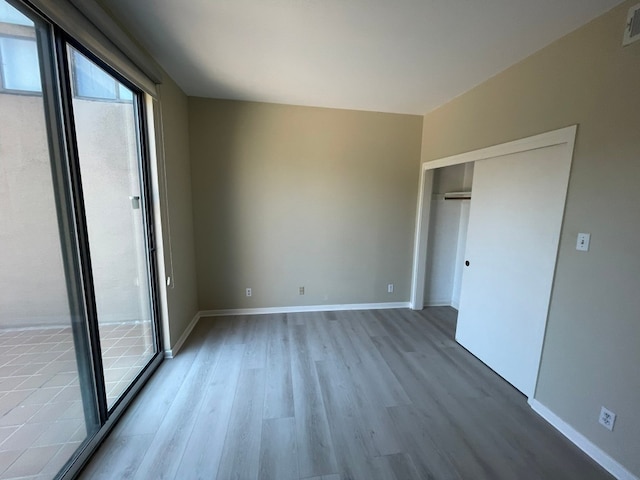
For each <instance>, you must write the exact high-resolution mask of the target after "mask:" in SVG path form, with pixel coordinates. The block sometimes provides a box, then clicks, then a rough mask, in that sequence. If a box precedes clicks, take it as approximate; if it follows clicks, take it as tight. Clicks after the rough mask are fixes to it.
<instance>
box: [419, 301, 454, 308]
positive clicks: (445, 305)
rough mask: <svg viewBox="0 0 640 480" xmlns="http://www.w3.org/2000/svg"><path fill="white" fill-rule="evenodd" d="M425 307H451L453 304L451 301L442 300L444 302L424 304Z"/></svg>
mask: <svg viewBox="0 0 640 480" xmlns="http://www.w3.org/2000/svg"><path fill="white" fill-rule="evenodd" d="M424 306H425V308H426V307H450V306H451V302H447V301H442V302H427V303H425V304H424Z"/></svg>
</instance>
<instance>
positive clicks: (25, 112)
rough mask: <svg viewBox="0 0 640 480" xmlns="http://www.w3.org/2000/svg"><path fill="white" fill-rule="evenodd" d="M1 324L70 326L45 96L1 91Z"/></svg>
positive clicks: (5, 325)
mask: <svg viewBox="0 0 640 480" xmlns="http://www.w3.org/2000/svg"><path fill="white" fill-rule="evenodd" d="M0 112H2V115H0V205H1V206H2V208H0V327H19V326H25V325H28V326H34V325H67V324H68V322H69V304H68V300H67V290H66V284H65V274H64V268H63V265H62V255H61V250H60V237H59V233H58V221H57V217H56V204H55V200H54V194H53V187H52V180H51V166H50V161H49V150H48V143H47V133H46V129H45V123H44V110H43V105H42V97H40V96H30V95H7V94H0Z"/></svg>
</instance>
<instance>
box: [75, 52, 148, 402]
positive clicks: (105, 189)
mask: <svg viewBox="0 0 640 480" xmlns="http://www.w3.org/2000/svg"><path fill="white" fill-rule="evenodd" d="M67 53H68V56H69V60H70V61H69V74H70V79H71V83H72V85H71V86H72V92H73V101H72V106H73V117H74V119H75V125H76V127H75V136H76V141H77V146H78V161H79V165H80V178H81V180H82V191H83V197H84V208H85V217H86V223H87V234H88V241H89V253H90V257H91V270H92V274H93V286H94V291H95V301H96V311H97V319H98V327H99V328H98V330H99V334H100V347H101V348H100V350H101V352H102V365H103V367H104V380H105V386H106V394H107V401H108V407H109V408H111V407H112V406H113V405H114V403H115V402H116V401H117V399H118V398H119V397H120V395H121V394H122V393H123V392H124V391H125V390H126V389H127V388H128V387H129V385H130V384H131V382H132V380H133V379H134V378H135V377H136V376H137V375H138V374H139V373H140V371H141V370H142V368H143V367H144V366H145V365H146V364H147V363H148V362H149V360H150V359H151V358H152V356H153V355H154V354H155V353H156V352H157V350H156V348H155V341H154V332H153V323H152V321H151V320H152V318H153V317H152V311H153V308H152V306H153V302H152V292H151V288H150V285H151V283H150V275H149V273H150V271H151V270H150V265H149V254H148V248H147V244H148V240H149V239H148V238H147V228H145V225H146V221H147V216H146V215H145V210H146V208H145V207H146V206H147V202H146V199H145V195H144V183H143V181H142V180H143V176H142V175H141V172H142V169H141V168H140V167H141V151H142V150H141V148H140V147H141V145H140V134H139V125H140V122H139V108H138V107H137V106H138V100H139V99H138V94H136V93H134V92H133V91H131V90H130V89H129V88H127V86H125V85H123V84H122V83H121V82H119V81H118V80H116V79H115V78H114V77H113V76H112V75H110V74H109V73H107V72H106V71H104V70H103V69H102V68H101V67H100V66H98V65H97V64H96V63H95V62H93V61H92V60H90V59H89V58H87V57H86V56H85V55H83V54H82V53H81V52H80V51H78V50H77V49H76V48H74V47H71V46H68V47H67Z"/></svg>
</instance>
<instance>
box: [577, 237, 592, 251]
mask: <svg viewBox="0 0 640 480" xmlns="http://www.w3.org/2000/svg"><path fill="white" fill-rule="evenodd" d="M590 241H591V234H590V233H579V234H578V241H577V242H576V250H580V251H581V252H588V251H589V242H590Z"/></svg>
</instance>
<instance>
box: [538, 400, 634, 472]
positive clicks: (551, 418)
mask: <svg viewBox="0 0 640 480" xmlns="http://www.w3.org/2000/svg"><path fill="white" fill-rule="evenodd" d="M529 406H530V407H531V408H532V409H533V411H534V412H536V413H537V414H538V415H540V416H541V417H542V418H544V419H545V420H546V421H547V422H549V423H550V424H551V425H552V426H553V427H555V429H556V430H558V431H559V432H560V433H562V434H563V435H564V436H565V437H567V438H568V439H569V440H571V441H572V442H573V443H574V444H575V445H576V446H577V447H578V448H580V450H582V451H583V452H584V453H586V454H587V455H589V456H590V457H591V458H592V459H593V460H595V461H596V462H597V463H599V464H600V466H601V467H602V468H604V469H605V470H606V471H608V472H609V473H610V474H611V475H613V476H614V477H616V478H617V479H618V480H640V479H638V477H636V476H635V475H634V474H633V473H631V472H630V471H629V470H627V469H626V468H624V467H623V466H622V465H621V464H620V463H618V462H617V461H616V460H614V459H613V458H611V456H610V455H609V454H608V453H605V452H604V451H603V450H602V449H601V448H600V447H598V446H597V445H596V444H594V443H593V442H592V441H591V440H589V439H588V438H587V437H585V436H584V435H582V434H581V433H580V432H578V431H577V430H576V429H575V428H573V427H572V426H571V425H569V424H568V423H567V422H565V421H564V420H562V419H561V418H560V417H559V416H558V415H556V414H555V413H553V412H552V411H551V410H550V409H549V408H547V407H545V406H544V405H543V404H541V403H540V402H539V401H538V400H536V399H534V398H531V399H529Z"/></svg>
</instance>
